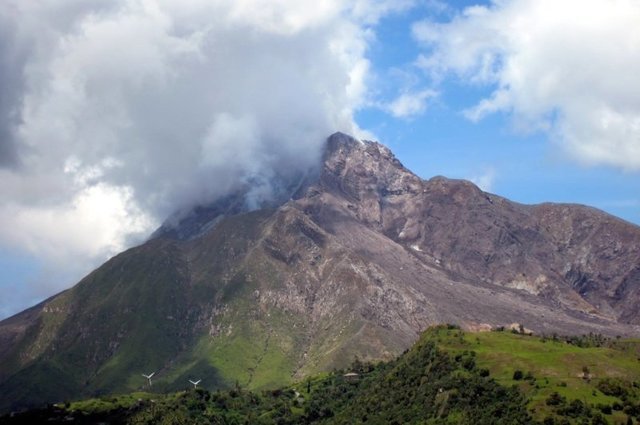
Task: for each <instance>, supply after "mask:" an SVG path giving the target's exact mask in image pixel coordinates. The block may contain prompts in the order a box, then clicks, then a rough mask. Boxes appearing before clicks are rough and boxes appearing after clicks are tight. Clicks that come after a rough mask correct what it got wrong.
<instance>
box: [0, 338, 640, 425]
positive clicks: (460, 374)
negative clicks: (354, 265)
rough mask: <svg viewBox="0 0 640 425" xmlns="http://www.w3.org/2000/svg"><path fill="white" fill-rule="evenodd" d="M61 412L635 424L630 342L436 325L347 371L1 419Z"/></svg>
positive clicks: (94, 418)
mask: <svg viewBox="0 0 640 425" xmlns="http://www.w3.org/2000/svg"><path fill="white" fill-rule="evenodd" d="M347 372H352V373H356V374H357V376H351V377H350V376H345V373H347ZM205 379H206V378H205ZM185 384H188V382H186V381H185ZM185 388H186V386H185ZM70 418H73V421H74V423H95V422H108V423H134V424H148V423H166V424H172V423H224V424H234V423H237V424H241V423H264V424H272V423H278V424H287V423H290V424H296V423H302V424H311V423H327V424H351V423H367V424H390V423H398V424H401V423H414V424H527V423H543V424H636V423H640V341H637V340H623V339H605V338H602V337H600V336H598V335H587V336H583V337H572V338H559V337H553V336H552V337H539V336H530V335H524V334H520V333H512V332H511V331H503V332H485V333H468V332H463V331H461V330H460V329H457V328H455V327H452V326H449V327H445V326H440V327H435V328H432V329H429V330H428V331H426V332H425V333H424V334H423V335H422V337H421V338H420V340H419V341H418V342H417V343H416V344H415V345H414V346H413V347H412V349H411V350H409V351H407V352H405V353H404V354H403V355H401V356H400V357H398V358H397V359H395V360H393V361H390V362H381V363H377V364H370V363H364V362H361V361H359V360H357V359H355V360H354V362H353V364H352V367H351V368H350V369H348V370H340V371H334V372H332V373H328V374H324V375H317V376H315V377H313V378H310V379H307V380H304V381H302V382H299V383H297V384H295V385H293V386H291V387H287V388H281V389H275V390H268V391H262V392H252V391H248V390H245V389H243V388H241V387H240V385H238V386H237V387H236V388H233V389H231V390H228V391H216V392H209V391H206V390H203V389H198V390H193V389H188V390H185V391H180V392H176V393H169V394H150V393H132V394H128V395H120V396H105V397H102V398H98V399H90V400H84V401H77V402H67V403H64V404H59V405H51V406H48V407H47V408H43V409H40V410H32V411H29V412H24V413H21V414H18V415H15V416H14V417H8V416H6V417H3V418H0V423H8V424H20V423H38V422H44V421H48V423H56V422H65V421H67V422H68V421H69V420H70Z"/></svg>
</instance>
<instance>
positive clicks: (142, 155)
mask: <svg viewBox="0 0 640 425" xmlns="http://www.w3.org/2000/svg"><path fill="white" fill-rule="evenodd" d="M638 22H640V1H639V0H561V1H558V0H553V1H551V0H493V1H467V0H465V1H455V2H453V1H451V2H445V1H439V0H393V1H391V0H323V1H308V0H234V1H231V0H96V1H93V2H85V1H84V0H42V1H39V2H24V1H21V0H5V1H3V2H2V4H0V290H1V291H2V292H1V293H2V297H0V318H4V317H8V316H10V315H12V314H15V313H16V312H18V311H21V310H22V309H24V308H26V307H29V306H31V305H33V304H35V303H37V302H39V301H41V300H43V299H45V298H46V297H48V296H51V295H53V294H55V293H57V292H59V291H60V290H63V289H65V288H68V287H70V286H72V285H73V284H75V283H76V282H77V281H78V280H79V279H80V278H82V277H83V276H84V275H86V274H87V273H88V272H90V271H91V270H92V269H94V268H95V267H97V266H98V265H100V264H101V263H103V262H104V261H105V260H106V259H108V258H109V257H111V256H113V255H115V254H117V253H118V252H120V251H122V250H124V249H126V248H128V247H131V246H134V245H136V244H139V243H141V242H143V241H144V240H145V238H146V237H147V236H148V235H149V234H150V233H151V232H152V231H153V230H154V229H155V228H156V227H157V226H158V225H159V224H160V223H161V222H162V221H163V220H164V219H165V218H166V217H168V216H169V215H171V214H172V213H174V212H175V211H178V210H181V209H188V208H189V207H190V206H193V205H194V204H198V203H206V202H210V201H212V200H215V199H216V198H217V197H219V196H223V195H224V194H226V193H229V192H230V191H233V190H234V189H235V188H236V187H237V186H238V185H242V184H246V183H250V184H251V185H252V190H251V192H250V194H249V199H248V202H251V203H252V204H255V205H259V203H260V201H261V200H264V199H268V198H269V196H271V195H272V194H273V193H274V191H277V190H278V187H277V185H276V184H275V183H274V182H277V181H278V180H279V179H280V178H286V177H287V176H289V175H291V174H296V173H300V172H305V171H307V170H309V169H310V168H312V167H313V166H314V165H315V164H317V162H318V158H319V155H320V152H321V149H322V146H323V143H324V140H325V139H326V137H327V136H328V135H330V134H332V133H333V132H335V131H342V132H345V133H350V134H352V135H354V136H356V137H359V138H365V139H373V140H379V141H380V142H382V143H384V144H386V145H387V146H389V147H390V148H391V149H392V150H393V152H394V153H395V154H396V156H397V157H398V158H399V159H400V160H401V161H402V162H403V163H404V165H405V166H407V167H408V168H409V169H411V170H412V171H414V172H415V173H416V174H418V175H419V176H421V177H423V178H430V177H432V176H435V175H444V176H447V177H451V178H464V179H469V180H471V181H473V182H475V183H476V184H477V185H478V186H480V187H481V188H482V189H483V190H486V191H490V192H493V193H496V194H498V195H501V196H505V197H507V198H509V199H512V200H514V201H517V202H522V203H539V202H545V201H553V202H571V203H581V204H586V205H591V206H594V207H596V208H600V209H602V210H604V211H606V212H608V213H610V214H614V215H616V216H618V217H621V218H622V219H624V220H627V221H630V222H632V223H635V224H640V178H639V177H640V79H638V78H637V76H638V75H640V26H638V25H637V23H638Z"/></svg>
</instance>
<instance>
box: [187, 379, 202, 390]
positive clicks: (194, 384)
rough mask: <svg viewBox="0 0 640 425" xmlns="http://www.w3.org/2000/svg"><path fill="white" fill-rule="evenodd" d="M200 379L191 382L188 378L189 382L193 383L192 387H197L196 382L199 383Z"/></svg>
mask: <svg viewBox="0 0 640 425" xmlns="http://www.w3.org/2000/svg"><path fill="white" fill-rule="evenodd" d="M200 381H202V379H198V380H197V381H195V382H193V381H192V380H191V379H189V382H191V383H192V384H193V388H194V389H196V388H198V384H199V383H200Z"/></svg>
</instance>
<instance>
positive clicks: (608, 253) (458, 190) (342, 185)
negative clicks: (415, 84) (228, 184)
mask: <svg viewBox="0 0 640 425" xmlns="http://www.w3.org/2000/svg"><path fill="white" fill-rule="evenodd" d="M274 186H275V187H276V188H277V190H274V193H276V194H277V196H275V200H272V201H271V202H265V203H263V204H261V205H259V206H258V208H257V209H256V208H255V207H256V206H255V204H254V205H253V208H252V207H251V206H250V205H249V204H248V203H247V202H246V195H247V193H249V191H250V189H251V188H250V187H249V186H245V187H244V188H240V189H239V191H238V192H237V193H236V194H234V195H231V196H229V197H227V198H225V199H222V200H219V201H218V202H216V203H214V204H212V205H205V206H200V207H197V208H194V209H193V210H192V211H190V212H188V213H186V214H185V213H182V214H179V215H176V216H175V217H173V218H172V219H171V220H169V221H167V223H165V224H164V225H163V227H162V228H161V229H159V230H158V231H157V232H156V233H155V234H154V235H153V237H152V238H151V239H150V240H149V241H148V242H146V243H145V244H143V245H141V246H139V247H135V248H132V249H130V250H128V251H126V252H124V253H122V254H120V255H118V256H116V257H114V258H113V259H111V260H109V261H108V262H107V263H105V264H104V265H103V266H101V267H100V268H98V269H97V270H95V271H94V272H93V273H91V274H90V275H89V276H87V277H86V278H85V279H83V280H82V281H81V282H80V283H79V284H78V285H76V286H75V287H73V288H71V289H70V290H68V291H65V292H63V293H61V294H59V295H57V296H54V297H52V298H51V299H49V300H47V301H45V302H43V303H41V304H39V305H38V306H35V307H33V308H31V309H29V310H26V311H24V312H23V313H20V314H18V315H16V316H14V317H13V318H9V319H7V320H5V321H3V322H0V342H2V344H0V365H2V367H1V368H0V400H5V401H4V404H2V405H0V408H6V407H8V406H11V405H13V406H20V405H25V404H29V403H34V402H44V401H51V400H52V399H53V400H54V401H57V400H58V398H59V397H78V396H81V395H87V394H99V393H104V392H111V391H128V390H132V389H136V388H140V387H141V386H142V385H144V382H145V381H144V380H143V379H136V378H138V377H139V376H140V373H142V372H148V371H150V370H157V371H158V373H157V375H156V376H157V378H158V379H157V381H154V382H157V384H154V385H157V386H158V387H157V388H158V389H176V388H182V385H183V384H184V381H185V379H186V378H187V377H195V376H198V377H206V379H205V380H203V383H206V384H205V385H206V386H208V387H209V388H216V387H223V386H228V385H232V384H233V383H234V382H236V381H238V382H240V383H241V384H242V385H245V386H248V387H253V388H261V387H266V386H273V385H281V384H283V383H286V382H288V381H290V380H295V379H299V378H300V377H302V376H304V375H306V374H308V373H313V372H317V371H321V370H328V369H331V368H333V367H343V366H346V365H348V364H349V363H350V362H351V361H352V360H353V358H354V356H358V357H359V358H361V359H381V358H389V357H392V356H395V355H397V354H399V353H400V352H402V351H403V350H405V349H406V348H408V347H409V346H410V345H411V344H412V343H413V342H414V341H415V339H416V338H417V336H418V335H419V333H420V332H421V331H422V330H424V329H425V328H426V327H428V326H429V325H432V324H436V323H443V322H448V323H457V324H460V325H461V326H463V327H467V328H471V329H478V328H489V327H495V326H502V325H510V324H512V323H521V324H523V325H524V326H525V327H526V328H527V329H531V330H533V331H534V332H538V333H552V332H555V333H559V334H582V333H588V332H596V333H603V334H607V335H635V336H638V335H640V327H638V325H639V324H640V311H639V309H638V305H639V303H638V301H639V300H640V228H638V227H637V226H634V225H632V224H630V223H626V222H624V221H622V220H619V219H617V218H615V217H612V216H610V215H607V214H605V213H603V212H600V211H597V210H594V209H592V208H588V207H583V206H577V205H556V204H543V205H533V206H531V205H521V204H516V203H513V202H510V201H508V200H506V199H504V198H501V197H499V196H496V195H492V194H489V193H485V192H483V191H481V190H480V189H478V188H477V187H476V186H474V185H473V184H472V183H470V182H467V181H462V180H449V179H446V178H444V177H435V178H432V179H430V180H422V179H420V178H419V177H417V176H416V175H414V174H413V173H411V172H410V171H409V170H407V169H406V168H404V167H403V165H402V164H401V163H400V162H399V161H398V160H397V159H396V158H395V157H394V156H393V154H392V153H391V152H390V151H389V149H387V148H386V147H384V146H383V145H381V144H379V143H375V142H362V141H358V140H355V139H353V138H351V137H349V136H347V135H344V134H340V133H337V134H334V135H333V136H331V137H330V138H329V139H328V141H327V148H326V151H325V154H324V157H323V161H322V164H321V167H319V170H317V172H315V173H310V174H308V175H306V176H296V178H291V179H290V180H289V181H286V182H280V183H278V184H276V185H274ZM52 377H53V378H55V383H54V384H51V382H52ZM42 382H44V383H45V384H42ZM36 384H37V385H36ZM22 388H31V390H29V391H22V390H21V389H22ZM34 388H35V389H34Z"/></svg>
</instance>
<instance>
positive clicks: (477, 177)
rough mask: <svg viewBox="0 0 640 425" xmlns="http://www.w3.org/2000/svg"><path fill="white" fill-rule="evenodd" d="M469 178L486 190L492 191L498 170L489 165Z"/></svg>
mask: <svg viewBox="0 0 640 425" xmlns="http://www.w3.org/2000/svg"><path fill="white" fill-rule="evenodd" d="M468 179H469V180H470V181H472V182H473V183H474V184H475V185H476V186H478V187H479V188H480V189H482V190H484V191H485V192H491V191H492V190H493V184H494V182H495V180H496V170H495V169H494V168H493V167H487V168H485V169H483V170H482V171H481V172H479V173H477V174H474V175H472V176H470V177H468Z"/></svg>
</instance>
